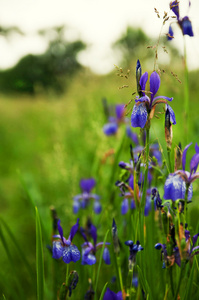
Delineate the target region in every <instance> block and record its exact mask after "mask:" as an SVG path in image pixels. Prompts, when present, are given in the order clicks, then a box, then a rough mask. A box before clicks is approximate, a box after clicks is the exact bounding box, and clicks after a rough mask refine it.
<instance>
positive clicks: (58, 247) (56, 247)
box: [52, 241, 63, 259]
mask: <svg viewBox="0 0 199 300" xmlns="http://www.w3.org/2000/svg"><path fill="white" fill-rule="evenodd" d="M52 251H53V256H52V257H53V258H56V259H58V258H60V257H62V256H63V246H62V244H61V242H56V241H54V242H53V250H52Z"/></svg>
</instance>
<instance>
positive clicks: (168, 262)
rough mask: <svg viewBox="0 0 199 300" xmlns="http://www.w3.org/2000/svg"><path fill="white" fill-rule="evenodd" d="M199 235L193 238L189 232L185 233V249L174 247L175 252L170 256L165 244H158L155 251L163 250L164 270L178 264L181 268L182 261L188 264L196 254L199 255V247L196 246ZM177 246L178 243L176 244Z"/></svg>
mask: <svg viewBox="0 0 199 300" xmlns="http://www.w3.org/2000/svg"><path fill="white" fill-rule="evenodd" d="M198 236H199V233H198V234H196V235H194V236H193V237H192V242H191V236H190V232H189V231H188V230H185V231H184V238H185V243H186V245H185V247H184V248H181V250H179V247H177V246H174V247H173V252H172V253H171V255H170V256H168V253H167V248H166V245H165V244H161V243H157V244H156V245H155V249H157V250H161V254H162V259H163V268H166V266H169V267H171V266H172V265H173V264H174V263H176V264H177V265H178V266H179V267H180V266H181V261H182V260H184V261H185V262H186V263H187V262H188V261H189V260H190V259H191V258H192V257H193V256H194V255H196V254H199V246H195V244H196V242H197V239H198ZM175 244H176V243H175Z"/></svg>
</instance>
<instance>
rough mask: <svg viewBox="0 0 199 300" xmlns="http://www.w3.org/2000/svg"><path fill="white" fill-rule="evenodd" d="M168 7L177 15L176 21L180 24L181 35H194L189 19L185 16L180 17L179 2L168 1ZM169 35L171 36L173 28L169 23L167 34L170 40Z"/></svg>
mask: <svg viewBox="0 0 199 300" xmlns="http://www.w3.org/2000/svg"><path fill="white" fill-rule="evenodd" d="M170 9H171V10H172V11H173V12H174V14H175V15H176V17H177V23H178V25H179V26H180V29H181V30H182V34H183V35H189V36H194V34H193V29H192V25H191V21H190V20H189V18H188V17H187V16H185V17H183V18H180V14H179V2H178V1H177V0H175V1H173V2H171V3H170ZM171 36H172V37H173V30H172V28H171V25H170V26H169V34H168V40H171V39H172V38H171Z"/></svg>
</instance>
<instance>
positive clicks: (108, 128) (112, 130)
mask: <svg viewBox="0 0 199 300" xmlns="http://www.w3.org/2000/svg"><path fill="white" fill-rule="evenodd" d="M124 112H125V109H124V104H118V105H116V106H115V116H114V117H109V122H108V123H107V124H105V125H104V127H103V131H104V133H105V134H106V135H108V136H110V135H114V134H116V133H117V130H118V125H119V124H120V123H125V117H124Z"/></svg>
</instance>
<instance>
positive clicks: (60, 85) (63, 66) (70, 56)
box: [0, 27, 86, 95]
mask: <svg viewBox="0 0 199 300" xmlns="http://www.w3.org/2000/svg"><path fill="white" fill-rule="evenodd" d="M64 29H65V28H64V27H61V28H60V27H58V28H56V30H55V37H54V38H53V39H52V40H50V42H49V45H48V48H47V50H46V52H45V53H43V54H42V55H33V54H28V55H26V56H25V57H23V58H22V59H21V60H20V61H19V62H18V63H17V64H16V65H15V66H14V67H13V68H10V69H8V70H5V71H1V72H0V90H1V91H2V92H6V93H14V92H20V93H26V94H27V93H28V94H31V95H34V94H35V93H36V92H39V91H42V90H43V91H45V92H46V91H54V92H56V93H63V92H64V90H65V88H66V86H67V83H68V82H70V81H71V78H72V76H73V75H74V74H75V73H76V72H77V71H78V70H79V69H80V68H81V65H80V64H79V62H78V60H77V54H78V53H79V52H80V51H81V50H83V49H85V47H86V45H85V44H84V43H83V42H82V41H80V40H79V41H75V42H67V41H66V40H65V39H64V36H63V32H64Z"/></svg>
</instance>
